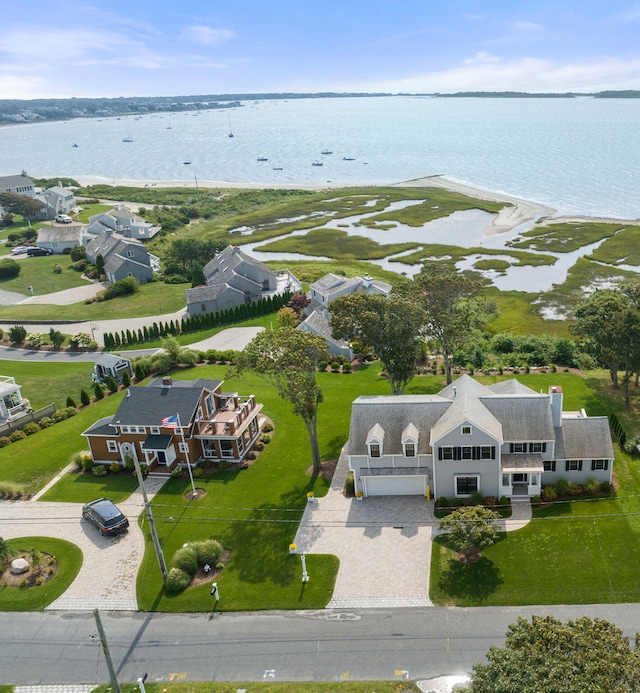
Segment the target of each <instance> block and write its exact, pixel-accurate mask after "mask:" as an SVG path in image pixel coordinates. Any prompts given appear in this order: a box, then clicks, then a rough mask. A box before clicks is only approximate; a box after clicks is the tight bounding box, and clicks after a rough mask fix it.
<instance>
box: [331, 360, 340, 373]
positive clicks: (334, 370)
mask: <svg viewBox="0 0 640 693" xmlns="http://www.w3.org/2000/svg"><path fill="white" fill-rule="evenodd" d="M339 371H340V364H339V363H338V362H337V361H333V362H332V363H331V372H332V373H338V372H339Z"/></svg>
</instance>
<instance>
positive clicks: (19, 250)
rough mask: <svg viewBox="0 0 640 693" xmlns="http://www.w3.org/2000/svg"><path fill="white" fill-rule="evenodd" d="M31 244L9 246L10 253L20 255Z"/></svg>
mask: <svg viewBox="0 0 640 693" xmlns="http://www.w3.org/2000/svg"><path fill="white" fill-rule="evenodd" d="M32 247H33V246H30V245H17V246H16V247H15V248H11V254H12V255H22V254H23V253H26V252H27V250H29V248H32Z"/></svg>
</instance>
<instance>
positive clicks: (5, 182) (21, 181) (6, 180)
mask: <svg viewBox="0 0 640 693" xmlns="http://www.w3.org/2000/svg"><path fill="white" fill-rule="evenodd" d="M25 185H31V186H33V181H32V180H31V178H29V176H22V175H19V176H0V190H4V189H5V188H23V187H24V186H25Z"/></svg>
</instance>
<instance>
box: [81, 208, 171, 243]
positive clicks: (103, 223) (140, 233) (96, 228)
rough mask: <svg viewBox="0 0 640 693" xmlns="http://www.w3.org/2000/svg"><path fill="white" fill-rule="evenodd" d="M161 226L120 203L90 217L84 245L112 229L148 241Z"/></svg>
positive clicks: (121, 234)
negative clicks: (154, 224)
mask: <svg viewBox="0 0 640 693" xmlns="http://www.w3.org/2000/svg"><path fill="white" fill-rule="evenodd" d="M160 228H161V227H160V226H153V224H150V223H149V222H147V221H145V220H144V219H143V218H142V217H139V216H138V215H137V214H134V213H133V212H132V211H131V210H130V209H129V208H128V207H127V206H126V205H124V204H118V205H116V206H115V207H114V208H113V209H110V210H109V211H108V212H102V213H100V214H94V215H93V216H91V217H89V224H88V225H87V227H86V228H85V230H84V240H83V245H86V244H87V243H88V242H89V241H90V240H91V239H92V238H96V237H97V236H99V235H101V234H102V233H104V232H105V231H112V232H115V233H117V234H119V235H120V236H124V237H126V238H133V239H136V240H139V241H147V240H149V239H150V238H153V237H154V236H155V235H156V234H157V233H158V231H160Z"/></svg>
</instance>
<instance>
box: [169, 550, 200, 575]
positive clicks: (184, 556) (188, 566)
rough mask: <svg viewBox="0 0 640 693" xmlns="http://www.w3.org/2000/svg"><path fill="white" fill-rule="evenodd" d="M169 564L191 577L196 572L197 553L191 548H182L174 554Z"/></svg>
mask: <svg viewBox="0 0 640 693" xmlns="http://www.w3.org/2000/svg"><path fill="white" fill-rule="evenodd" d="M171 563H172V565H173V567H174V568H179V569H180V570H183V571H184V572H185V573H187V574H188V575H190V576H191V577H193V576H194V575H195V574H196V570H198V552H197V551H196V550H195V549H194V548H193V546H183V547H181V548H179V549H178V550H177V551H176V552H175V554H174V555H173V560H172V561H171Z"/></svg>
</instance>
